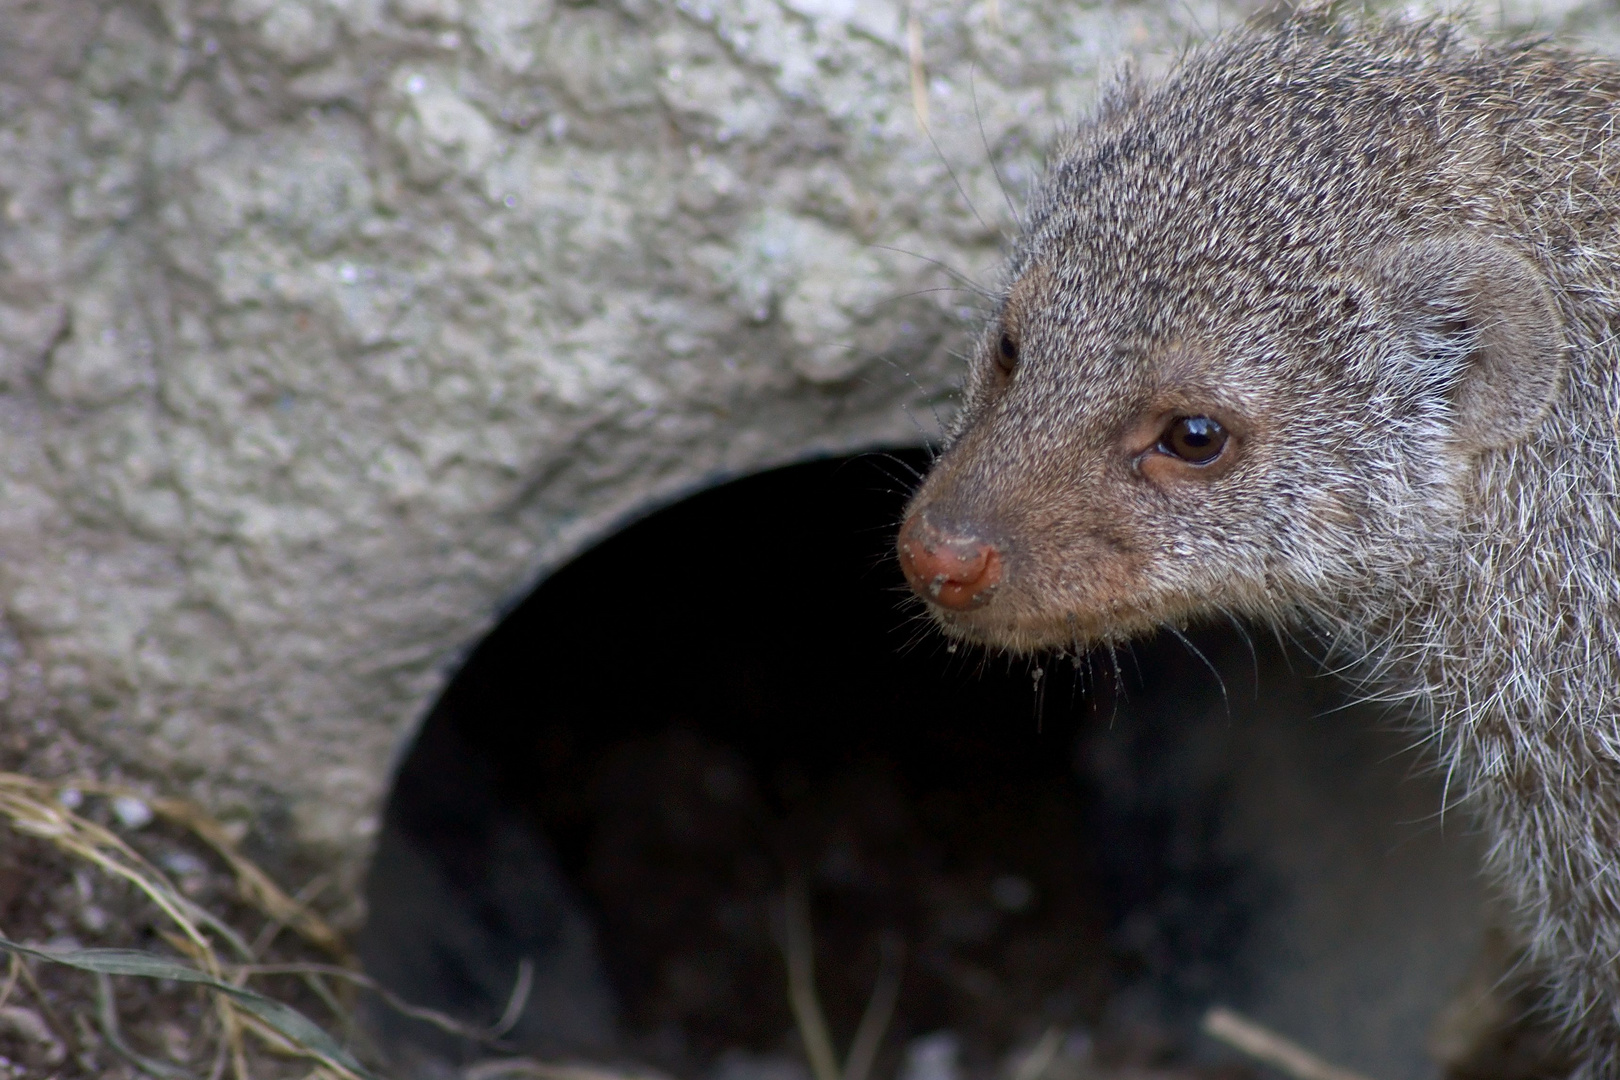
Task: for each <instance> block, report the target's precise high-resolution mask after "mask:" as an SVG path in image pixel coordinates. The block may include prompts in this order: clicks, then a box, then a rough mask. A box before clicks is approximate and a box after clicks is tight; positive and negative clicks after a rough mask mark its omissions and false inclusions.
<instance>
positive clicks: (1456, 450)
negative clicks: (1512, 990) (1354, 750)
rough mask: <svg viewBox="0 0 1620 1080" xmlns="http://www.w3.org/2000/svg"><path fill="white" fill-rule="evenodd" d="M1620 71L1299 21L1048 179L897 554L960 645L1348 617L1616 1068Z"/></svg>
mask: <svg viewBox="0 0 1620 1080" xmlns="http://www.w3.org/2000/svg"><path fill="white" fill-rule="evenodd" d="M1617 102H1620V67H1616V66H1615V65H1613V64H1610V63H1608V62H1604V61H1599V60H1593V59H1586V58H1582V57H1579V56H1575V55H1572V54H1570V53H1568V52H1565V51H1562V50H1560V49H1558V48H1555V47H1552V46H1549V45H1546V44H1535V43H1521V44H1510V45H1491V44H1485V43H1481V42H1480V41H1478V40H1476V39H1474V38H1473V37H1471V36H1470V35H1469V34H1468V33H1467V32H1466V31H1464V30H1462V29H1460V28H1459V27H1458V26H1456V25H1454V24H1451V23H1448V22H1446V21H1444V20H1438V21H1423V22H1413V21H1399V20H1397V21H1393V22H1367V21H1355V20H1351V21H1345V20H1340V19H1338V18H1336V17H1333V16H1330V15H1328V14H1325V13H1321V12H1304V13H1296V14H1293V15H1290V16H1288V17H1286V18H1285V19H1283V20H1280V21H1278V22H1274V23H1272V24H1271V25H1269V26H1264V27H1261V26H1254V27H1250V28H1247V29H1243V30H1239V31H1236V32H1233V33H1231V34H1229V35H1227V36H1224V37H1222V38H1219V39H1217V40H1216V41H1214V42H1213V43H1211V44H1209V45H1208V46H1206V47H1204V48H1202V49H1199V50H1197V51H1195V52H1193V53H1191V54H1189V55H1188V56H1187V57H1186V58H1185V59H1184V60H1183V61H1182V62H1181V63H1180V64H1179V65H1178V67H1177V68H1176V69H1175V70H1174V71H1173V72H1172V73H1170V74H1169V75H1168V76H1167V77H1166V78H1165V79H1164V80H1162V81H1161V82H1159V83H1157V84H1155V85H1143V84H1142V83H1140V82H1139V81H1137V80H1133V79H1131V78H1130V77H1125V78H1124V79H1122V80H1121V82H1120V83H1119V84H1118V85H1117V86H1116V87H1115V88H1114V89H1113V90H1112V91H1111V92H1109V93H1108V94H1107V95H1106V96H1105V99H1104V100H1103V102H1102V103H1101V104H1100V106H1099V107H1098V108H1097V109H1096V111H1095V114H1094V115H1093V116H1092V117H1091V118H1090V119H1089V120H1087V121H1086V122H1085V123H1084V124H1083V125H1082V126H1081V127H1080V129H1079V130H1078V132H1077V133H1076V134H1075V135H1073V136H1072V137H1071V138H1070V139H1069V140H1068V141H1067V142H1066V143H1065V144H1064V145H1062V146H1061V147H1060V148H1059V149H1058V151H1057V152H1056V153H1055V154H1054V156H1053V158H1052V161H1051V165H1050V170H1049V176H1048V178H1047V180H1046V181H1045V184H1044V187H1043V189H1042V190H1041V192H1040V193H1039V195H1038V196H1037V198H1036V199H1035V201H1034V204H1033V206H1032V208H1031V210H1030V213H1029V215H1028V218H1027V220H1026V222H1025V223H1024V230H1023V235H1022V237H1021V239H1020V241H1019V243H1018V245H1017V248H1016V251H1015V253H1014V254H1013V256H1012V257H1011V259H1010V262H1009V265H1008V266H1007V269H1006V275H1005V280H1004V286H1003V288H1002V291H1001V293H1000V298H999V301H998V303H997V305H996V309H995V311H994V314H993V317H992V318H991V319H990V321H989V324H988V326H987V328H986V330H985V332H984V334H983V337H982V340H981V342H980V344H979V346H978V348H977V351H976V354H975V357H974V359H973V361H972V368H971V375H970V377H969V381H968V385H967V388H966V392H965V398H964V404H963V408H962V411H961V413H960V416H959V418H958V420H957V421H956V423H955V425H954V427H953V429H952V431H951V433H950V437H949V440H948V443H947V447H946V449H945V451H944V453H943V454H942V455H941V457H940V458H939V460H938V461H937V463H936V464H935V466H934V468H933V469H932V471H931V472H930V474H929V475H928V477H927V478H926V480H925V481H924V483H923V484H922V486H921V487H920V489H919V490H918V492H917V493H916V495H915V497H914V499H913V502H912V504H911V507H910V509H909V510H908V514H907V518H906V521H905V524H904V525H903V527H902V530H901V534H900V537H899V541H898V548H899V554H900V560H901V564H902V567H903V568H904V569H905V571H906V573H907V576H908V578H909V580H910V581H911V584H912V586H913V588H914V589H915V591H916V592H917V593H918V594H919V595H920V596H921V597H922V598H923V600H924V601H925V602H926V603H927V604H928V606H929V608H930V610H931V611H932V613H933V614H934V615H935V616H936V618H937V620H938V621H939V623H940V624H941V625H942V626H943V627H944V629H945V630H946V632H948V633H949V634H952V635H955V636H957V637H959V638H963V639H967V640H971V641H976V642H980V643H984V644H986V645H989V646H993V647H998V648H1004V649H1011V650H1037V649H1059V650H1069V649H1076V650H1078V649H1084V648H1087V647H1089V646H1093V645H1096V644H1099V643H1110V642H1115V641H1120V640H1123V639H1125V638H1127V637H1129V636H1131V635H1133V634H1138V633H1142V632H1146V631H1150V630H1153V629H1154V628H1157V627H1163V626H1172V627H1174V626H1178V625H1180V624H1182V623H1184V622H1186V621H1188V620H1191V619H1196V618H1203V617H1210V616H1216V617H1226V616H1237V617H1243V618H1247V619H1253V620H1261V621H1268V622H1272V623H1281V624H1290V625H1292V626H1295V627H1301V626H1308V627H1312V628H1314V629H1315V630H1316V631H1317V632H1318V633H1319V634H1320V635H1321V637H1322V640H1323V642H1324V643H1325V645H1326V646H1327V647H1328V648H1329V649H1330V650H1331V651H1332V652H1334V653H1336V654H1338V655H1340V656H1341V657H1342V656H1348V657H1350V658H1351V659H1353V660H1355V661H1357V662H1358V663H1359V665H1360V667H1359V670H1360V671H1361V672H1362V675H1363V677H1364V679H1365V682H1364V683H1363V686H1364V689H1365V692H1366V693H1368V694H1369V695H1372V696H1380V697H1383V698H1386V699H1389V700H1394V701H1401V702H1405V703H1407V704H1409V706H1410V708H1411V709H1412V710H1413V711H1414V713H1415V715H1416V717H1417V719H1418V720H1419V721H1420V722H1421V723H1423V724H1424V725H1426V727H1427V730H1428V731H1429V732H1430V733H1432V742H1433V744H1434V746H1435V747H1436V748H1437V750H1438V753H1439V755H1440V766H1441V767H1442V768H1443V769H1444V770H1445V771H1446V774H1447V776H1448V778H1449V785H1450V788H1451V791H1452V794H1453V796H1454V797H1455V796H1457V795H1462V796H1465V797H1466V801H1467V802H1468V803H1470V804H1471V805H1472V806H1473V807H1474V808H1475V809H1476V810H1477V812H1478V813H1479V815H1480V818H1481V820H1482V822H1483V823H1484V825H1485V827H1486V828H1487V830H1488V832H1489V837H1490V841H1491V844H1490V855H1489V860H1490V864H1491V869H1492V870H1493V871H1494V872H1495V874H1496V875H1497V877H1498V878H1499V880H1500V881H1501V883H1502V884H1503V886H1504V887H1505V889H1506V891H1507V892H1508V894H1509V896H1510V897H1511V899H1512V900H1513V901H1514V902H1515V904H1516V906H1517V909H1518V912H1519V914H1520V916H1521V917H1522V920H1523V924H1524V930H1525V933H1526V936H1527V940H1529V941H1530V942H1531V947H1532V951H1533V954H1534V955H1535V956H1536V957H1537V959H1538V961H1539V963H1540V964H1541V965H1542V968H1543V969H1544V970H1545V971H1546V972H1547V973H1548V975H1547V978H1548V981H1549V983H1550V987H1549V989H1550V992H1551V994H1552V996H1553V998H1554V1000H1555V1001H1556V1003H1557V1005H1558V1006H1559V1008H1560V1009H1561V1011H1562V1015H1563V1016H1564V1017H1565V1018H1567V1021H1568V1023H1569V1026H1570V1028H1571V1029H1572V1031H1573V1032H1574V1033H1575V1034H1576V1035H1577V1036H1578V1037H1579V1038H1580V1040H1581V1045H1582V1047H1583V1049H1582V1051H1581V1053H1582V1055H1583V1060H1585V1061H1586V1064H1585V1065H1584V1066H1583V1072H1582V1073H1581V1075H1584V1076H1591V1077H1599V1076H1602V1077H1620V569H1617V566H1616V562H1617V557H1620V140H1617V139H1616V138H1615V127H1616V120H1617V117H1620V105H1617Z"/></svg>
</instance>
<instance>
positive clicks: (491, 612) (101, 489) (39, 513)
mask: <svg viewBox="0 0 1620 1080" xmlns="http://www.w3.org/2000/svg"><path fill="white" fill-rule="evenodd" d="M1599 10H1600V8H1599V5H1598V4H1597V3H1593V4H1592V5H1590V7H1589V8H1581V7H1576V8H1572V9H1567V10H1565V9H1558V10H1547V11H1543V12H1542V13H1541V14H1539V15H1538V14H1537V13H1536V12H1533V11H1529V10H1523V11H1521V10H1519V9H1512V19H1511V20H1510V21H1514V22H1519V23H1524V22H1528V21H1530V20H1532V19H1535V18H1540V19H1541V20H1542V24H1543V25H1545V26H1547V27H1550V28H1564V29H1572V30H1575V31H1585V32H1588V33H1591V34H1595V35H1597V37H1598V38H1599V39H1600V41H1601V42H1607V43H1609V44H1610V45H1616V44H1620V36H1617V35H1616V33H1615V31H1614V30H1613V28H1612V26H1610V25H1609V24H1607V23H1605V22H1604V21H1603V20H1605V19H1610V18H1612V16H1609V15H1603V16H1601V18H1600V17H1599V15H1597V14H1594V13H1595V12H1598V11H1599ZM1238 15H1239V13H1238V12H1236V11H1235V10H1233V9H1220V8H1217V7H1215V6H1212V5H1211V4H1209V3H1207V2H1205V0H1197V2H1193V3H1184V2H1180V0H1177V2H1174V3H1172V2H1169V0H1164V2H1152V3H1143V4H1139V5H1125V4H1120V5H1112V6H1109V5H1097V4H1070V3H1058V2H1055V0H1053V2H1048V3H1034V2H1032V0H911V3H910V4H909V6H908V5H907V4H905V3H903V2H900V0H670V2H660V0H618V2H616V3H607V2H604V3H600V4H565V3H559V2H553V0H152V2H135V0H131V2H124V3H112V2H107V3H99V4H98V3H94V2H89V0H0V616H3V627H4V633H3V634H0V639H3V640H0V645H3V646H4V649H3V650H0V654H3V655H0V658H3V659H4V662H5V668H4V674H5V679H4V680H3V681H0V689H4V690H5V692H6V693H8V694H10V695H11V697H12V699H13V702H14V705H16V707H17V708H18V709H20V708H21V706H20V705H19V704H16V703H17V702H19V701H20V699H21V698H22V697H23V696H25V695H27V694H34V695H36V696H37V697H38V698H39V699H40V700H41V701H44V702H45V703H46V706H45V707H48V709H49V710H51V711H52V712H53V714H54V715H57V716H59V717H62V718H64V719H65V721H66V722H67V723H68V724H70V726H71V727H72V729H73V731H74V732H75V734H76V735H77V736H78V737H79V738H81V739H83V740H84V741H85V742H86V743H88V744H89V745H91V746H93V747H95V748H97V751H98V752H100V753H104V754H105V755H107V759H108V760H110V761H115V762H118V763H120V765H121V767H123V768H125V769H126V770H128V771H130V772H132V773H134V774H136V775H146V776H151V777H161V778H162V779H163V782H164V785H165V786H166V787H169V788H170V789H171V790H172V789H173V788H175V787H176V786H179V787H180V788H181V789H182V790H183V791H185V792H188V793H189V794H190V795H192V796H193V797H195V798H197V799H199V800H201V801H202V802H204V803H205V804H207V805H208V806H210V807H211V808H213V809H214V810H215V811H216V812H218V813H220V814H222V815H224V816H226V817H228V818H230V817H234V818H237V819H241V820H246V819H249V818H251V819H254V820H256V821H259V822H261V823H270V824H269V825H268V826H267V827H268V828H270V829H271V830H272V831H276V830H279V831H280V832H281V833H282V834H284V837H285V838H286V839H288V840H290V842H291V843H292V846H293V847H295V848H297V849H299V850H301V851H305V852H308V853H311V854H313V855H314V856H315V857H317V858H320V859H322V860H324V861H328V862H329V863H331V864H332V865H335V866H338V867H339V868H341V869H343V870H344V871H346V876H349V879H350V880H351V881H352V873H353V871H354V870H355V869H356V868H358V866H359V865H360V864H361V862H362V860H363V858H364V855H365V853H366V851H367V848H368V845H369V841H370V838H371V836H372V833H373V831H374V828H375V821H376V809H377V806H378V804H379V799H380V797H381V796H382V794H383V792H384V787H385V785H386V782H387V777H388V772H389V768H390V764H391V762H392V761H393V760H394V757H395V755H396V753H397V751H398V750H399V748H400V746H401V744H402V742H403V741H404V740H406V739H407V738H408V737H409V735H410V733H411V731H412V729H413V725H414V724H415V722H416V721H417V719H418V718H419V716H420V715H421V713H422V711H423V709H424V707H425V705H426V704H427V702H428V701H429V699H430V697H431V695H432V694H433V693H434V691H435V690H436V689H437V688H438V687H439V686H440V685H441V682H442V679H443V677H444V674H445V672H446V669H447V667H448V666H449V665H451V664H452V663H453V661H454V659H455V657H456V656H457V655H458V653H459V652H461V651H462V650H464V649H465V648H466V647H467V646H468V645H469V644H470V643H471V642H472V641H474V640H475V639H476V638H477V636H478V635H479V634H480V633H481V632H482V631H483V630H484V629H485V628H486V627H487V626H489V625H490V623H491V621H492V619H493V618H494V616H495V614H496V612H497V611H498V610H499V609H500V607H501V606H502V605H503V604H504V603H507V602H509V601H510V600H512V599H513V598H514V597H516V596H517V595H519V594H521V592H522V591H523V590H524V589H525V588H526V587H528V586H529V585H531V584H532V583H533V582H534V581H535V580H536V579H537V577H538V576H540V575H541V574H543V573H544V571H545V570H546V569H547V568H548V567H551V566H554V565H556V564H557V563H558V562H559V561H560V560H562V559H564V558H566V557H567V556H569V555H570V554H572V553H574V552H576V551H578V550H579V549H580V548H581V546H582V545H584V544H586V543H588V542H589V541H590V540H592V539H593V538H596V537H598V536H600V535H602V534H603V533H604V532H605V531H606V530H608V529H610V528H611V527H612V525H613V524H615V523H617V522H620V521H622V520H624V519H625V518H626V517H627V516H629V515H632V514H634V513H636V512H638V511H642V510H645V509H647V508H648V507H650V506H652V505H655V504H657V503H658V502H660V501H663V500H667V499H669V498H671V497H673V496H675V495H677V494H679V493H680V492H683V491H686V490H690V489H693V488H694V487H697V486H700V485H702V484H704V483H705V482H707V481H709V480H711V479H713V478H716V477H719V476H722V475H730V474H737V473H741V472H746V471H750V470H754V469H758V468H761V467H764V466H767V465H770V464H775V463H780V462H784V461H787V460H792V459H796V458H803V457H806V456H809V455H813V454H817V453H823V452H828V451H834V450H840V449H845V448H851V447H857V446H864V445H871V444H879V443H915V442H917V441H919V440H921V439H922V438H924V437H926V436H927V435H928V434H930V433H931V432H932V431H933V430H934V429H935V419H934V410H935V409H936V408H938V407H942V406H944V403H946V402H948V398H949V393H948V391H949V387H950V385H951V382H952V380H953V377H954V370H955V369H954V364H955V361H954V359H953V350H957V349H960V348H961V347H962V346H963V344H964V342H965V339H966V335H965V333H964V330H963V327H964V324H965V323H966V322H969V321H971V317H972V315H973V312H974V310H975V303H976V301H975V297H974V295H973V293H972V291H971V290H970V289H968V290H963V289H959V288H957V286H958V285H960V284H962V281H961V280H959V278H958V275H961V276H963V277H965V278H968V279H973V278H977V279H979V280H985V279H987V278H989V277H990V276H992V275H993V273H994V266H995V263H996V261H997V257H998V252H999V251H1000V248H1001V245H1002V243H1003V241H1004V238H1005V237H1006V235H1007V234H1008V231H1009V229H1010V227H1011V222H1012V214H1013V211H1012V209H1011V206H1012V205H1016V203H1017V202H1018V201H1019V200H1020V198H1021V196H1022V194H1023V193H1024V191H1025V190H1026V189H1027V187H1028V185H1029V183H1030V182H1031V180H1032V178H1033V177H1034V175H1035V174H1036V171H1037V170H1038V168H1039V162H1040V157H1041V151H1042V148H1043V147H1044V146H1045V145H1047V144H1048V143H1049V142H1050V140H1051V139H1052V137H1053V136H1054V135H1055V134H1056V133H1057V132H1059V131H1061V130H1062V128H1063V127H1064V126H1065V124H1066V123H1067V122H1068V119H1069V118H1071V117H1072V116H1074V115H1075V114H1076V113H1077V112H1078V111H1079V110H1080V109H1081V108H1082V107H1083V106H1084V105H1085V103H1086V102H1087V101H1089V100H1090V99H1091V98H1092V97H1093V95H1094V94H1095V92H1096V89H1097V86H1098V84H1099V79H1100V78H1102V77H1104V76H1105V75H1106V74H1107V73H1108V72H1109V71H1110V70H1112V69H1113V68H1114V67H1115V66H1116V65H1117V64H1118V63H1119V62H1120V61H1121V60H1122V59H1124V58H1126V57H1130V56H1134V57H1136V58H1137V59H1138V60H1139V61H1140V62H1141V63H1144V64H1146V65H1149V66H1153V65H1157V64H1163V63H1164V62H1166V60H1167V59H1168V58H1170V57H1172V56H1173V55H1174V53H1175V52H1176V51H1177V50H1178V49H1179V48H1181V47H1183V46H1184V45H1185V44H1186V43H1187V42H1189V41H1191V40H1195V39H1196V38H1197V37H1199V36H1201V35H1203V34H1204V33H1207V32H1209V31H1211V30H1213V29H1215V28H1217V27H1218V26H1219V25H1220V24H1221V23H1222V21H1223V20H1224V21H1230V20H1231V19H1233V18H1236V17H1238ZM924 112H926V120H927V130H928V131H931V133H932V138H930V137H929V135H928V134H926V133H925V130H924V125H923V123H922V120H923V115H922V114H923V113H924ZM992 162H993V163H994V164H995V166H996V168H995V169H993V168H992ZM997 171H999V180H998V176H997ZM1003 187H1005V189H1006V191H1007V192H1008V193H1009V194H1010V199H1008V198H1004V197H1003V191H1002V188H1003ZM646 573H647V590H646V600H647V603H648V604H657V603H658V602H659V579H660V577H662V576H664V575H668V574H678V573H680V568H679V567H675V566H649V567H647V568H646ZM762 587H769V588H778V589H782V590H783V591H784V593H789V592H791V591H793V590H794V589H795V588H809V589H814V588H815V584H814V581H813V580H807V581H790V582H775V583H762ZM624 617H625V618H626V619H629V620H633V619H635V618H636V613H635V612H633V611H627V612H625V613H624ZM647 647H648V648H657V642H655V641H649V642H648V643H647Z"/></svg>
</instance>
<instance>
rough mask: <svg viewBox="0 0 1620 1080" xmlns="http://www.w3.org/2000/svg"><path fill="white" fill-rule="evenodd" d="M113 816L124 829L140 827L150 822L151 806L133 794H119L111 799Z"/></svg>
mask: <svg viewBox="0 0 1620 1080" xmlns="http://www.w3.org/2000/svg"><path fill="white" fill-rule="evenodd" d="M112 810H113V816H114V817H116V818H117V819H118V821H119V824H121V825H123V826H124V828H126V829H142V828H145V827H146V826H147V825H150V824H151V823H152V808H151V807H150V806H147V805H146V803H145V802H144V801H142V800H140V799H137V798H135V797H134V796H133V795H120V796H118V797H117V798H115V799H114V800H113V801H112Z"/></svg>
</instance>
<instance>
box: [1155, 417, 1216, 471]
mask: <svg viewBox="0 0 1620 1080" xmlns="http://www.w3.org/2000/svg"><path fill="white" fill-rule="evenodd" d="M1225 447H1226V429H1225V428H1223V427H1221V425H1220V424H1218V423H1216V422H1215V421H1214V420H1211V419H1210V418H1209V417H1207V416H1178V417H1176V418H1175V419H1174V420H1172V421H1170V426H1169V427H1167V428H1165V429H1164V434H1163V435H1161V436H1159V449H1160V450H1162V451H1164V452H1165V453H1166V454H1170V455H1172V456H1174V457H1178V458H1180V459H1181V460H1182V461H1185V462H1188V463H1189V464H1192V465H1208V464H1209V463H1210V462H1212V461H1214V460H1215V459H1216V458H1218V457H1220V456H1221V451H1222V450H1223V449H1224V448H1225Z"/></svg>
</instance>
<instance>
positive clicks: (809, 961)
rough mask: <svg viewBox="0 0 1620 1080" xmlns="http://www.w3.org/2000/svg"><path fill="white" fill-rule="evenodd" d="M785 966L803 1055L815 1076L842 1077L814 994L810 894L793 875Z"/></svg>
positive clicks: (821, 1078)
mask: <svg viewBox="0 0 1620 1080" xmlns="http://www.w3.org/2000/svg"><path fill="white" fill-rule="evenodd" d="M786 909H787V911H786V914H787V927H786V930H787V934H786V937H787V949H786V952H787V969H788V1002H789V1004H791V1005H792V1007H793V1020H794V1023H796V1024H797V1025H798V1027H799V1038H800V1040H801V1041H802V1042H803V1043H804V1056H805V1057H806V1058H808V1059H809V1060H810V1071H811V1072H812V1073H813V1074H814V1075H815V1080H843V1078H842V1074H841V1071H840V1070H839V1068H838V1055H837V1053H836V1052H834V1050H833V1044H832V1035H831V1034H830V1033H829V1032H828V1030H827V1018H826V1017H825V1016H824V1015H822V1012H821V999H820V998H819V997H817V996H816V959H815V941H814V939H813V937H812V935H811V930H810V897H809V895H808V894H807V893H806V892H805V887H804V882H803V881H801V880H799V879H797V878H795V879H794V880H793V881H792V882H791V883H790V884H789V885H788V889H787V905H786Z"/></svg>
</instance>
